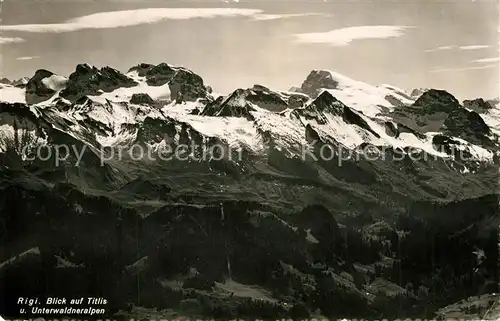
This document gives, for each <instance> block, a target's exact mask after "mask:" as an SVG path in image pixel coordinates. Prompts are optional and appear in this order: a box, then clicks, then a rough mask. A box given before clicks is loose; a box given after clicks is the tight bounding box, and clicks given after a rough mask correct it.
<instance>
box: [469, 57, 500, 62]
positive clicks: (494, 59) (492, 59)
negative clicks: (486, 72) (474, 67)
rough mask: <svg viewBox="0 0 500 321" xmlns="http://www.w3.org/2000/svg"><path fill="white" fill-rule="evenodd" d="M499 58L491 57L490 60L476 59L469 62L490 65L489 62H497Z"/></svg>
mask: <svg viewBox="0 0 500 321" xmlns="http://www.w3.org/2000/svg"><path fill="white" fill-rule="evenodd" d="M499 61H500V57H492V58H482V59H476V60H472V61H471V62H473V63H490V62H499Z"/></svg>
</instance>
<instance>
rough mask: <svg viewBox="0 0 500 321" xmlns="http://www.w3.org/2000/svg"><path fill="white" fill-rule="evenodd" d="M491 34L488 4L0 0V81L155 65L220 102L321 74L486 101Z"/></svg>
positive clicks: (494, 92) (495, 36)
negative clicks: (181, 70) (241, 91)
mask: <svg viewBox="0 0 500 321" xmlns="http://www.w3.org/2000/svg"><path fill="white" fill-rule="evenodd" d="M123 10H127V11H123ZM498 29H499V25H498V3H497V2H493V1H467V2H466V1H453V2H452V1H441V2H430V1H420V2H414V1H402V2H388V1H348V2H347V1H332V0H328V1H324V0H321V1H300V2H285V1H251V2H250V1H244V0H241V1H239V2H236V1H229V3H227V2H225V1H188V0H179V1H141V2H139V1H127V0H123V1H118V0H114V1H102V2H99V3H97V2H92V1H31V0H25V1H23V0H21V1H19V0H16V1H13V0H4V2H3V4H2V21H1V24H0V55H1V66H0V77H6V78H9V79H18V78H21V77H23V76H28V77H31V76H32V75H33V73H34V72H35V71H36V70H37V69H47V70H50V71H52V72H54V73H56V74H60V75H64V76H68V75H69V74H70V73H71V72H73V71H74V69H75V66H76V65H77V64H79V63H89V64H91V65H95V66H97V67H101V66H111V67H113V68H116V69H118V70H120V71H122V72H126V71H127V70H128V69H129V68H130V67H132V66H134V65H137V64H138V63H141V62H145V63H153V64H158V63H160V62H166V63H169V64H173V65H181V66H184V67H186V68H188V69H190V70H193V71H194V72H196V73H197V74H199V75H200V76H201V77H203V79H204V81H205V83H206V84H207V85H210V86H212V87H213V88H214V90H215V91H217V92H221V93H224V94H226V93H228V92H231V91H233V90H234V89H236V88H239V87H243V88H247V87H251V86H252V85H253V84H262V85H265V86H267V87H270V88H272V89H276V90H288V89H289V88H290V87H292V86H300V84H301V83H302V82H303V81H304V79H305V78H306V77H307V75H308V74H309V72H310V71H311V70H313V69H327V70H332V71H335V72H339V73H341V74H344V75H346V76H348V77H351V78H353V79H355V80H360V81H364V82H367V83H369V84H372V85H379V84H391V85H394V86H396V87H400V88H402V89H405V90H408V91H410V90H412V89H413V88H419V87H429V88H437V89H444V90H447V91H449V92H450V93H452V94H453V95H455V96H456V97H457V98H459V99H472V98H477V97H483V98H486V99H490V98H494V97H498V96H499V62H498V53H499V48H498V43H499V30H498Z"/></svg>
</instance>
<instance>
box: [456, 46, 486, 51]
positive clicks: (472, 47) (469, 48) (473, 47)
mask: <svg viewBox="0 0 500 321" xmlns="http://www.w3.org/2000/svg"><path fill="white" fill-rule="evenodd" d="M489 47H490V46H489V45H472V46H461V47H459V48H460V49H461V50H478V49H486V48H489Z"/></svg>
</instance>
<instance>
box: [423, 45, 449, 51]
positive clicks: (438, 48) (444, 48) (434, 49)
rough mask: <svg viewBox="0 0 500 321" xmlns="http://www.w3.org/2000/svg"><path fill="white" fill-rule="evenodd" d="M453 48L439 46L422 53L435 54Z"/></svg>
mask: <svg viewBox="0 0 500 321" xmlns="http://www.w3.org/2000/svg"><path fill="white" fill-rule="evenodd" d="M453 48H454V46H439V47H437V48H432V49H427V50H424V51H425V52H436V51H443V50H451V49H453Z"/></svg>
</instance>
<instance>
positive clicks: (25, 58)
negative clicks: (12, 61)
mask: <svg viewBox="0 0 500 321" xmlns="http://www.w3.org/2000/svg"><path fill="white" fill-rule="evenodd" d="M38 58H40V56H26V57H17V58H16V60H33V59H38Z"/></svg>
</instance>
